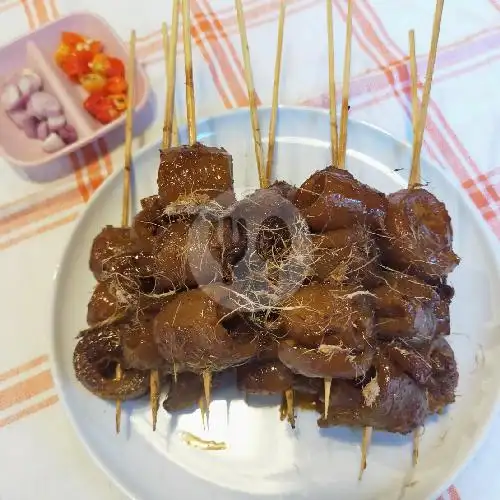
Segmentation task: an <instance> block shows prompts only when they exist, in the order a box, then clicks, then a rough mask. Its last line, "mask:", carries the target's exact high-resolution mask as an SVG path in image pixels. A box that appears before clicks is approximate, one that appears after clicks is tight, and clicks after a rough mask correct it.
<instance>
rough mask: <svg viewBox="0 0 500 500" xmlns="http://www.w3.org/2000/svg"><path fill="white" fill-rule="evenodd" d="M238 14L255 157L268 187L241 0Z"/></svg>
mask: <svg viewBox="0 0 500 500" xmlns="http://www.w3.org/2000/svg"><path fill="white" fill-rule="evenodd" d="M235 5H236V15H237V18H238V27H239V30H240V38H241V52H242V54H243V62H244V67H245V81H246V85H247V91H248V104H249V106H250V119H251V123H252V133H253V143H254V149H255V159H256V161H257V169H258V172H259V183H260V187H261V188H264V187H267V182H266V174H265V172H264V165H263V159H262V137H261V133H260V126H259V117H258V115H257V94H256V92H255V87H254V83H253V74H252V65H251V62H250V49H249V48H248V38H247V30H246V26H245V14H244V12H243V6H242V4H241V0H235Z"/></svg>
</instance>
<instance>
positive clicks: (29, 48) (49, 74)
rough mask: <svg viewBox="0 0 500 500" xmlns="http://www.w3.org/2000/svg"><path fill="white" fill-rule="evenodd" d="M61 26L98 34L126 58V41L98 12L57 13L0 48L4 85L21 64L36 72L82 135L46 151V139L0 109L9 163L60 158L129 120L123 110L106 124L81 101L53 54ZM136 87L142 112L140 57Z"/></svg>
mask: <svg viewBox="0 0 500 500" xmlns="http://www.w3.org/2000/svg"><path fill="white" fill-rule="evenodd" d="M63 31H73V32H77V33H80V34H82V35H84V36H86V37H89V38H92V39H95V40H99V41H101V42H102V43H103V45H104V51H105V52H106V54H108V55H110V56H113V57H118V58H119V59H121V60H122V61H123V62H124V64H125V66H127V64H128V47H127V45H126V44H125V43H124V42H123V41H122V40H121V39H120V38H119V36H118V35H117V34H116V32H115V31H114V30H113V29H112V28H111V26H110V25H109V24H108V23H107V22H106V21H105V20H104V19H103V18H101V17H100V16H96V15H95V14H91V13H87V12H81V13H76V14H71V15H69V16H66V17H63V18H61V19H58V20H57V21H55V22H52V23H50V24H46V25H45V26H43V27H41V28H40V29H38V30H36V31H33V32H31V33H29V34H28V35H26V36H24V37H22V38H19V39H17V40H15V41H14V42H12V43H10V44H8V45H5V46H4V47H2V48H0V86H1V87H3V85H4V84H5V83H6V82H8V81H9V80H11V79H12V77H13V75H15V74H18V73H19V72H20V71H21V70H22V69H23V68H29V69H32V70H33V71H35V72H37V73H38V74H39V75H40V76H41V77H42V80H43V86H44V90H46V91H47V92H49V93H51V94H53V95H54V96H56V97H57V99H58V100H59V102H60V103H61V105H62V107H63V108H64V114H65V115H66V119H67V122H68V123H69V124H70V125H73V127H75V129H76V131H77V134H78V140H77V141H76V142H75V143H73V144H70V145H68V146H66V147H64V148H63V149H61V150H59V151H57V152H55V153H46V152H45V151H44V150H43V149H42V141H40V140H38V139H29V138H28V137H27V136H26V135H25V133H24V132H23V131H22V130H20V129H18V128H17V127H16V125H15V124H14V123H13V122H12V120H11V119H10V118H9V117H8V115H7V114H6V112H5V110H3V109H0V154H2V155H3V157H4V158H5V159H6V160H7V161H9V162H10V163H12V164H14V165H17V166H20V167H23V168H24V167H26V168H29V167H37V166H41V165H45V164H47V163H49V162H52V161H54V160H57V159H58V158H61V157H62V156H65V155H67V154H68V153H71V152H72V151H75V150H77V149H79V148H81V147H82V146H84V145H85V144H88V143H89V142H92V141H94V140H95V139H97V138H98V137H101V136H102V135H104V134H107V133H108V132H110V131H111V130H114V129H116V128H117V127H120V126H122V125H123V124H124V122H125V113H123V114H122V115H121V116H120V117H119V118H118V119H116V120H114V121H113V122H111V123H109V124H107V125H102V124H101V123H99V122H98V121H97V120H95V119H94V118H93V117H92V116H91V115H90V114H89V113H87V111H85V109H84V107H83V102H84V100H85V98H86V97H87V95H88V94H87V93H86V91H85V90H84V89H83V88H82V87H81V86H80V85H77V84H75V83H73V82H71V81H70V80H69V79H68V77H67V76H66V75H65V74H64V73H63V72H62V71H61V69H60V68H59V67H58V66H57V65H56V63H55V60H54V54H55V52H56V50H57V47H58V46H59V43H60V40H61V33H62V32H63ZM135 67H136V72H135V87H134V93H135V96H134V113H138V112H140V111H141V110H142V109H143V108H144V107H145V105H146V103H147V100H148V96H149V91H150V87H149V83H148V80H147V77H146V74H145V72H144V70H143V68H142V67H141V65H140V64H139V63H138V62H136V65H135Z"/></svg>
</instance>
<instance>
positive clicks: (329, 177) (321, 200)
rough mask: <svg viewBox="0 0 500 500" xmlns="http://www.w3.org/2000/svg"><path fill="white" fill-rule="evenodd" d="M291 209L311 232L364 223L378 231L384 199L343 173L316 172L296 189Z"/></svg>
mask: <svg viewBox="0 0 500 500" xmlns="http://www.w3.org/2000/svg"><path fill="white" fill-rule="evenodd" d="M295 205H296V206H297V207H298V208H299V209H300V211H301V212H302V214H303V215H304V217H305V218H306V220H307V222H308V224H309V227H310V228H311V229H312V230H313V231H315V232H323V231H330V230H332V229H340V228H346V227H351V226H352V225H354V224H356V223H358V224H364V223H366V224H367V225H368V226H369V227H370V228H371V229H374V230H378V229H380V228H382V227H383V225H384V218H385V214H386V210H387V199H386V197H385V195H384V194H383V193H381V192H379V191H377V190H375V189H373V188H371V187H370V186H367V185H366V184H363V183H361V182H360V181H358V180H357V179H355V178H354V176H353V175H352V174H351V173H349V172H348V171H347V170H342V169H339V168H335V167H327V168H325V169H323V170H318V171H317V172H315V173H314V174H313V175H311V177H309V178H308V179H307V180H306V181H305V182H304V183H303V184H302V186H300V188H299V190H298V192H297V195H296V196H295Z"/></svg>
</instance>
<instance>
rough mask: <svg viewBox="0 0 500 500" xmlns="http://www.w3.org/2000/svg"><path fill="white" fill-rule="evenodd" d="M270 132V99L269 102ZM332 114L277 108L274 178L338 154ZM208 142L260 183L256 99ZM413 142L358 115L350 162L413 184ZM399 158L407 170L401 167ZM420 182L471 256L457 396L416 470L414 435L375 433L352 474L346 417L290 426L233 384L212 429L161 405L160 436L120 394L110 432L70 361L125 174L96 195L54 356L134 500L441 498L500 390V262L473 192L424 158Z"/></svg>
mask: <svg viewBox="0 0 500 500" xmlns="http://www.w3.org/2000/svg"><path fill="white" fill-rule="evenodd" d="M260 120H261V126H262V130H263V131H267V130H268V124H269V110H268V109H261V110H260ZM328 123H329V121H328V114H327V113H326V112H324V111H322V110H317V109H307V108H285V107H284V108H280V111H279V123H278V129H277V156H276V161H277V164H276V168H275V177H277V178H280V179H284V180H287V181H289V182H293V183H295V184H300V183H301V182H303V181H304V180H305V179H306V178H307V177H308V176H309V175H310V174H311V173H312V172H313V171H314V170H317V169H321V168H323V167H324V166H326V165H327V164H328V163H329V158H330V152H329V129H328V126H329V125H328ZM198 136H199V139H200V140H201V141H202V142H204V143H207V144H210V145H216V146H219V145H224V147H225V148H226V149H227V150H228V151H229V152H230V153H231V154H232V155H233V157H234V165H235V168H234V177H235V184H236V186H237V187H238V188H241V189H243V188H249V187H256V185H257V175H256V168H255V161H254V157H253V144H252V139H251V137H252V135H251V131H250V119H249V114H248V110H238V111H234V112H231V113H229V114H226V115H223V116H220V117H217V118H210V119H208V120H205V121H203V122H201V123H200V124H199V125H198ZM158 159H159V153H158V144H154V145H152V146H148V147H147V148H145V149H143V150H142V151H141V152H139V153H137V154H136V155H135V158H134V170H133V175H134V177H133V205H134V206H135V207H136V208H137V207H138V206H139V199H140V198H142V197H144V196H148V195H151V194H153V193H154V192H155V191H156V173H157V166H158ZM409 164H410V149H409V147H408V146H407V145H404V144H401V143H399V142H397V141H395V140H394V139H393V138H391V137H390V136H389V135H387V134H386V133H384V132H383V131H381V130H379V129H376V128H374V127H371V126H369V125H366V124H363V123H356V122H352V123H350V124H349V151H348V169H349V170H350V171H351V172H353V174H354V175H356V176H357V177H358V178H359V179H360V180H361V181H363V182H365V183H367V184H370V185H372V186H374V187H376V188H378V189H380V190H382V191H384V192H387V193H388V192H391V191H395V190H397V189H400V188H402V187H403V186H405V184H406V179H407V176H408V168H407V167H408V165H409ZM396 168H403V171H398V172H395V169H396ZM423 179H424V180H425V181H428V183H429V189H430V190H431V191H433V192H434V193H435V194H436V195H437V196H438V197H439V198H440V199H442V200H443V201H444V202H445V203H446V205H447V207H448V210H449V211H450V213H451V216H452V220H453V225H454V231H455V250H456V252H457V253H458V254H459V255H460V256H461V257H462V262H461V264H460V266H459V267H458V268H457V270H456V271H455V272H454V273H453V275H452V277H451V282H452V284H453V285H454V286H455V288H456V296H455V299H454V301H453V305H452V331H453V335H452V336H451V338H450V342H451V344H452V346H453V348H454V350H455V353H456V357H457V359H458V365H459V370H460V383H459V386H458V390H457V394H458V396H457V402H456V403H455V404H454V405H453V406H452V407H451V408H450V409H449V411H448V412H447V413H446V414H445V415H443V416H440V417H439V418H433V419H430V420H429V421H428V422H427V424H426V427H425V434H424V436H423V438H422V442H421V445H420V460H419V464H418V466H417V467H416V468H415V469H414V470H413V469H412V467H411V450H412V444H411V437H409V436H407V437H401V436H397V435H391V434H389V433H383V432H376V433H374V437H373V444H372V446H371V448H370V452H369V458H368V469H367V470H366V472H365V475H364V477H363V480H362V482H358V480H357V474H358V468H359V461H360V443H361V435H360V432H358V431H352V430H350V429H345V428H336V429H330V430H328V431H326V432H323V431H322V432H320V431H319V429H318V428H317V426H316V422H315V421H316V414H313V413H311V412H303V413H299V417H298V426H297V429H296V431H295V432H293V431H292V430H291V429H290V428H289V426H288V425H287V424H286V423H284V422H280V420H279V418H278V410H277V408H276V407H271V408H255V407H248V406H247V405H246V404H245V403H244V401H243V400H242V399H241V396H240V395H238V394H237V393H231V394H229V393H226V394H223V395H222V396H218V397H217V399H216V400H215V401H214V402H213V403H212V405H211V412H210V416H211V418H210V422H211V425H210V431H209V432H208V433H206V432H204V431H203V429H202V426H201V418H200V415H199V413H198V412H195V413H192V414H183V415H180V416H178V417H171V416H169V415H167V414H166V413H165V412H164V411H163V410H162V409H160V417H159V424H158V429H157V432H156V433H153V431H152V429H151V417H150V411H149V408H148V402H147V400H146V399H145V400H143V401H139V402H132V403H127V404H125V405H124V414H123V417H122V422H123V423H122V433H121V434H120V435H119V436H117V435H116V434H115V431H114V405H113V404H111V403H109V402H105V401H101V400H100V399H99V398H97V397H94V396H92V395H91V394H90V393H89V392H87V391H86V390H84V389H83V387H82V386H81V385H80V384H79V383H77V381H76V379H75V376H74V373H73V366H72V353H73V348H74V345H75V335H76V333H77V332H78V331H79V330H80V329H82V328H84V327H85V316H86V305H87V302H88V299H89V297H90V295H91V292H92V289H93V286H94V279H93V277H92V275H91V273H90V271H89V270H88V266H87V262H88V255H89V250H90V247H91V243H92V240H93V238H94V236H95V235H96V234H97V233H98V232H99V230H100V229H101V227H102V226H104V225H105V224H118V223H119V221H120V211H121V208H120V203H121V195H122V172H120V171H117V172H115V174H114V175H113V176H112V177H111V178H110V179H108V180H107V181H106V182H105V183H104V185H103V186H102V187H101V188H100V189H99V191H98V192H97V193H96V194H95V195H94V196H93V197H92V199H91V201H90V202H89V204H88V206H87V207H86V209H85V211H84V213H83V214H82V216H81V217H80V219H79V221H78V223H77V224H76V227H75V230H74V232H73V234H72V236H71V239H70V241H69V244H68V246H67V248H66V251H65V253H64V257H63V260H62V262H61V264H60V266H59V268H58V271H57V274H56V278H55V281H56V283H55V295H54V303H53V316H52V318H53V324H52V327H51V332H52V360H53V363H52V366H53V369H54V378H55V381H56V385H57V387H58V390H59V393H60V396H61V399H62V401H63V402H64V404H65V405H66V408H67V411H68V413H69V415H70V417H71V419H72V421H73V423H74V425H75V427H76V429H77V432H78V434H79V435H80V437H81V439H82V441H83V442H84V443H85V445H86V446H87V448H88V450H89V451H90V453H91V454H92V455H93V457H94V458H95V459H96V460H97V461H98V462H99V463H100V465H101V466H102V468H103V469H104V470H105V471H106V473H107V474H109V475H110V476H111V477H112V478H113V479H114V480H115V481H116V483H117V484H118V485H119V486H120V487H121V488H122V489H123V490H124V491H125V492H126V493H127V494H129V495H130V496H131V497H133V498H138V499H144V500H154V499H160V498H162V499H163V498H169V499H172V500H180V499H195V498H203V499H207V498H214V499H218V500H219V499H221V500H223V499H229V498H231V499H237V500H243V499H248V498H256V497H260V496H262V497H263V496H266V497H269V498H282V499H287V500H288V499H292V498H293V499H295V498H314V499H318V500H323V499H332V498H335V499H342V500H343V499H350V498H356V499H359V500H368V499H384V500H396V499H400V498H405V499H408V500H410V499H411V500H422V499H426V498H430V499H433V498H436V497H437V496H438V495H439V493H440V492H441V491H442V489H444V488H445V487H447V486H448V485H449V484H450V482H451V481H452V480H453V478H454V476H455V475H456V474H457V472H458V471H459V469H460V468H462V467H463V466H464V464H465V463H466V462H467V461H468V460H469V459H470V458H471V457H472V455H473V453H474V452H475V450H476V448H477V446H478V444H479V443H480V441H481V440H482V437H483V436H484V434H485V431H486V429H487V426H488V424H489V422H490V420H491V417H492V415H493V412H494V409H495V407H496V401H497V397H498V387H499V384H498V380H500V365H499V364H498V362H497V361H496V360H498V359H499V357H500V331H499V322H498V320H497V313H495V310H496V307H495V306H494V304H495V303H496V304H498V303H499V301H500V276H499V274H500V271H499V269H500V268H499V264H498V262H497V261H496V258H495V254H494V246H493V242H492V240H491V239H490V235H489V232H488V229H487V228H486V226H485V224H484V223H483V221H482V219H481V217H480V216H479V214H478V213H477V211H476V210H475V209H474V208H473V206H472V205H471V203H470V202H469V199H468V197H467V196H466V195H465V194H464V193H463V192H462V191H461V190H460V188H458V187H457V185H456V184H455V183H454V182H453V180H452V179H450V176H449V175H448V174H447V173H446V172H445V171H443V170H441V169H439V168H436V167H433V166H430V165H428V164H425V162H424V163H423ZM181 431H190V432H192V433H193V434H195V435H198V436H200V437H205V438H206V437H209V438H210V439H214V440H217V441H220V440H222V441H225V442H226V443H227V445H228V449H227V450H225V451H202V450H198V449H195V448H192V447H189V446H188V445H186V444H185V443H184V441H183V440H182V439H181V437H180V432H181Z"/></svg>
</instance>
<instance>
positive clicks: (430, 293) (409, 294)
mask: <svg viewBox="0 0 500 500" xmlns="http://www.w3.org/2000/svg"><path fill="white" fill-rule="evenodd" d="M382 280H383V284H382V285H381V286H380V287H377V288H376V289H375V290H374V291H373V292H374V294H375V296H376V301H375V310H376V312H375V314H376V327H375V329H376V332H377V334H378V335H379V336H381V337H383V338H386V339H390V338H394V337H402V338H406V339H410V338H411V339H412V342H414V343H418V342H424V343H425V342H429V341H430V340H432V338H434V336H435V335H445V334H448V333H449V316H448V315H449V302H448V301H447V300H446V299H441V298H440V297H439V295H438V293H437V292H436V291H435V289H434V288H433V287H431V286H430V285H427V284H426V283H424V282H423V281H420V280H419V279H418V278H415V277H413V276H408V275H406V274H403V273H399V272H388V273H385V274H384V275H383V276H382Z"/></svg>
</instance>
